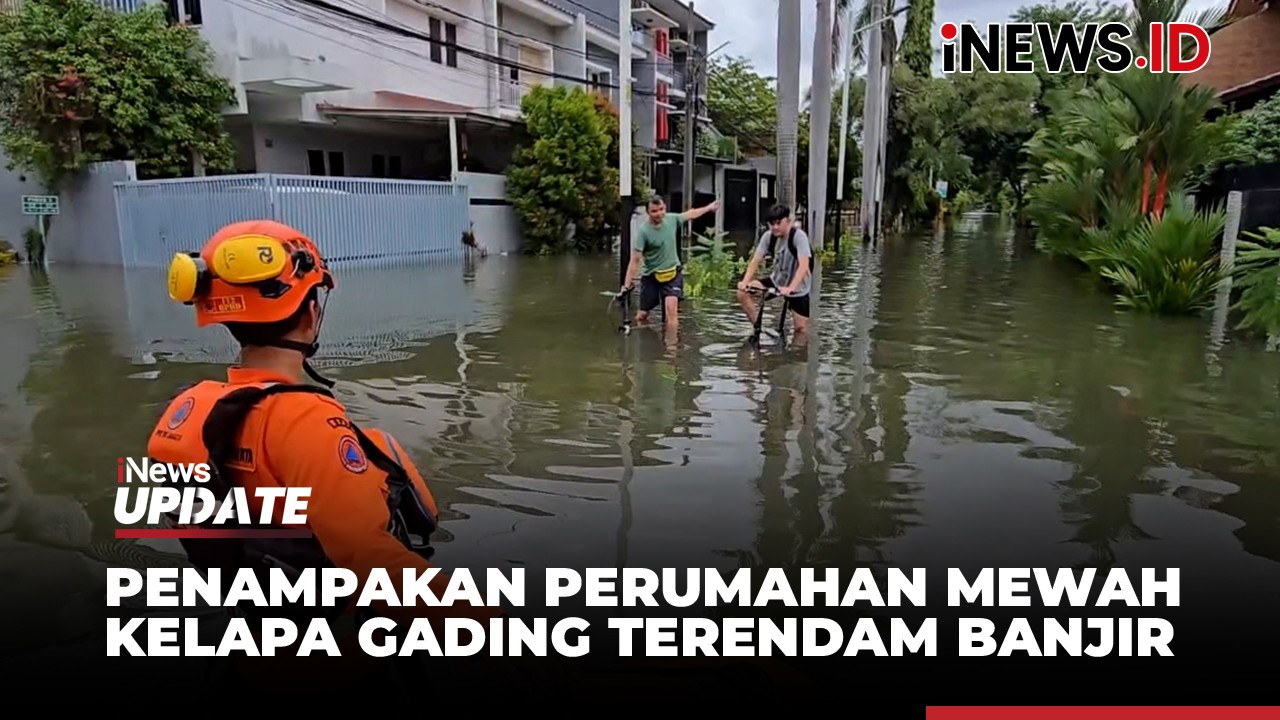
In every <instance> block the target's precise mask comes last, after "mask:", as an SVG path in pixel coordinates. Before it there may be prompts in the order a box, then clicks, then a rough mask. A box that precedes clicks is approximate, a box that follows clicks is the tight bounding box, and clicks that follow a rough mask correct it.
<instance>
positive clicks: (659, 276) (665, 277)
mask: <svg viewBox="0 0 1280 720" xmlns="http://www.w3.org/2000/svg"><path fill="white" fill-rule="evenodd" d="M679 269H680V266H679V265H677V266H675V267H673V268H668V269H666V270H657V271H654V273H653V279H654V280H657V281H658V282H662V283H664V282H671V281H672V280H674V279H675V277H676V271H677V270H679Z"/></svg>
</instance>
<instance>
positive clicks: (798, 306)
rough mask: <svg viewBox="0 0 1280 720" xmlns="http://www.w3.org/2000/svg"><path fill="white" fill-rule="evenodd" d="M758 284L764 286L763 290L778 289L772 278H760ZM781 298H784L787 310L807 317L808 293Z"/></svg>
mask: <svg viewBox="0 0 1280 720" xmlns="http://www.w3.org/2000/svg"><path fill="white" fill-rule="evenodd" d="M760 284H761V285H763V286H764V289H765V290H769V289H774V290H777V289H778V286H777V285H774V284H773V278H767V277H766V278H760ZM783 299H784V300H786V308H787V309H789V310H791V312H793V313H795V314H797V315H799V316H800V317H803V318H807V317H809V296H808V294H805V295H799V296H792V297H785V298H783Z"/></svg>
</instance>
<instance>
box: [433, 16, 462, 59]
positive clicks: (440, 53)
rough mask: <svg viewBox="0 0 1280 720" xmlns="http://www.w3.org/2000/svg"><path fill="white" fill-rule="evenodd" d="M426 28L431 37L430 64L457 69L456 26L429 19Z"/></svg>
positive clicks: (436, 19)
mask: <svg viewBox="0 0 1280 720" xmlns="http://www.w3.org/2000/svg"><path fill="white" fill-rule="evenodd" d="M427 28H428V30H429V31H430V36H431V62H433V63H442V64H444V65H448V66H449V67H452V68H456V67H458V26H457V25H454V24H453V23H451V22H444V21H443V20H441V19H439V18H431V19H430V20H429V21H428V22H427Z"/></svg>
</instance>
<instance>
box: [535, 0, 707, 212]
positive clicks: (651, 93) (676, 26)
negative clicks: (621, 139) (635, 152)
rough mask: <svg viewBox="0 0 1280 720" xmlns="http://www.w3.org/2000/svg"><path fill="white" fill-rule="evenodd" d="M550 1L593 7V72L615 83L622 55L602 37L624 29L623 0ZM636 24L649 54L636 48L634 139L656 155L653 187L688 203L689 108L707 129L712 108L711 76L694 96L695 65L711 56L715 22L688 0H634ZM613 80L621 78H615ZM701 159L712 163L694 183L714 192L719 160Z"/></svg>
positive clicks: (636, 38)
mask: <svg viewBox="0 0 1280 720" xmlns="http://www.w3.org/2000/svg"><path fill="white" fill-rule="evenodd" d="M546 1H547V2H548V3H550V4H555V5H562V6H570V7H578V8H581V9H583V10H585V11H586V17H585V19H586V22H587V25H588V28H589V31H591V30H598V31H599V32H591V33H590V34H589V35H588V38H587V69H588V73H589V77H590V78H591V79H592V80H596V79H597V78H598V79H599V80H598V82H600V83H601V84H606V85H607V84H610V80H611V79H613V78H616V77H617V73H618V58H617V55H616V52H615V51H614V48H613V47H608V46H605V45H603V44H602V43H601V42H600V41H599V36H600V35H601V34H603V35H604V36H605V37H608V38H612V37H616V36H617V35H618V2H617V0H546ZM631 25H632V30H631V35H632V38H633V43H634V45H635V47H636V48H639V49H642V50H643V55H642V54H641V53H640V52H636V53H634V54H633V59H632V66H631V69H632V82H633V89H632V117H633V118H634V119H635V123H636V136H635V142H636V145H637V147H640V148H642V149H644V150H647V151H648V153H649V155H650V162H651V164H652V165H651V168H650V170H651V172H650V180H651V183H652V184H653V187H654V189H655V190H656V191H658V192H659V193H662V194H664V195H667V196H670V197H671V200H672V203H673V205H674V206H676V207H681V206H682V204H683V198H682V197H681V194H682V193H681V188H682V187H683V164H684V159H683V152H684V143H683V135H684V132H683V130H684V128H683V125H684V117H685V113H686V112H687V111H688V109H689V108H693V109H694V112H695V113H696V115H695V117H696V118H697V124H698V126H700V127H702V128H703V129H704V130H705V129H710V125H711V121H710V119H709V118H707V112H706V95H705V92H706V84H705V82H703V83H702V84H701V85H700V87H699V88H698V89H697V91H696V92H695V93H694V97H693V98H690V97H689V92H688V90H689V85H688V82H687V79H688V77H689V75H688V73H689V72H690V71H693V70H697V69H700V68H702V66H701V65H700V63H703V62H704V61H705V58H706V57H707V53H708V36H709V34H710V32H711V30H712V29H713V28H714V27H715V24H714V23H712V22H711V21H710V20H708V19H707V18H706V17H704V16H702V15H700V14H698V13H696V12H695V11H694V10H693V9H691V8H690V6H689V5H688V4H687V3H685V2H681V0H648V1H643V0H632V3H631ZM612 84H615V85H616V84H617V82H616V80H613V81H612ZM615 101H616V91H615ZM700 155H702V154H700ZM699 159H700V160H702V161H705V163H700V164H699V166H698V170H697V172H696V173H695V190H696V191H697V192H699V193H711V192H713V191H714V178H715V169H714V162H712V159H711V158H706V157H700V158H699Z"/></svg>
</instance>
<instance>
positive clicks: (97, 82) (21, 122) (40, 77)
mask: <svg viewBox="0 0 1280 720" xmlns="http://www.w3.org/2000/svg"><path fill="white" fill-rule="evenodd" d="M211 62H212V54H211V52H210V50H209V48H208V46H207V45H206V44H205V42H204V41H203V39H201V38H200V36H199V35H198V33H197V31H196V30H195V29H194V28H191V27H186V26H181V25H178V26H174V25H170V24H169V23H168V21H167V19H166V17H165V11H164V6H163V5H146V6H144V7H142V8H140V9H138V10H136V11H133V12H127V13H122V12H117V11H114V10H109V9H106V8H104V7H103V6H102V5H100V4H98V3H96V2H93V0H24V2H22V3H21V4H20V5H18V6H17V7H16V8H14V9H12V10H10V11H9V12H6V13H4V14H0V126H2V129H0V147H3V149H4V152H5V154H6V155H7V156H8V158H9V162H10V167H11V168H13V167H21V168H24V169H28V170H32V171H34V172H36V173H37V174H39V175H40V177H41V178H42V179H43V180H44V182H45V184H46V185H48V186H49V187H56V186H57V185H58V184H59V183H60V182H61V181H62V180H63V179H64V178H66V177H67V176H69V175H71V174H74V173H75V172H77V171H79V170H80V169H81V168H83V167H84V166H85V165H86V164H88V163H92V162H100V161H107V160H134V161H136V162H137V166H138V175H139V176H140V177H148V178H153V177H174V176H181V175H186V174H189V173H190V172H191V169H192V165H193V157H199V159H200V160H201V161H202V162H203V163H204V164H205V166H206V167H207V168H209V169H211V170H214V171H217V170H221V169H227V168H230V167H231V164H232V160H233V157H234V150H233V147H232V144H231V141H230V139H229V138H228V136H227V134H226V132H225V129H224V127H223V120H222V110H223V109H224V108H225V107H226V106H227V105H228V104H230V103H231V102H233V101H234V100H235V93H234V90H233V89H232V87H231V85H230V84H229V83H228V82H227V81H226V80H225V79H224V78H222V77H220V76H218V75H217V74H215V73H214V72H213V71H212V70H211Z"/></svg>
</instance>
